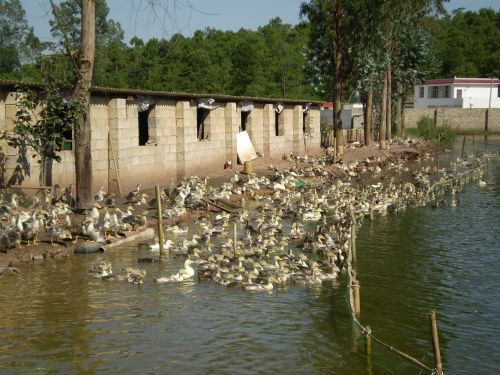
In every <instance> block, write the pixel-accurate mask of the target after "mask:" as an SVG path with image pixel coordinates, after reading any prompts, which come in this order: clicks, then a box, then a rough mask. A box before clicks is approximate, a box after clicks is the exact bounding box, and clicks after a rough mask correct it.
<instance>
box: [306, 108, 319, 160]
mask: <svg viewBox="0 0 500 375" xmlns="http://www.w3.org/2000/svg"><path fill="white" fill-rule="evenodd" d="M309 125H310V126H311V139H310V141H309V150H308V153H309V154H312V155H314V154H319V153H321V125H320V110H319V106H315V107H312V108H311V110H310V111H309Z"/></svg>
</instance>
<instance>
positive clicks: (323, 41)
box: [300, 0, 365, 155]
mask: <svg viewBox="0 0 500 375" xmlns="http://www.w3.org/2000/svg"><path fill="white" fill-rule="evenodd" d="M361 5H362V1H356V0H350V1H347V0H311V1H310V2H309V3H302V4H301V10H300V13H301V15H302V16H307V18H308V19H309V22H310V26H311V34H310V41H309V45H308V51H307V52H308V56H309V72H310V76H311V77H312V80H313V82H314V83H315V84H317V85H318V87H319V89H320V90H321V91H324V92H325V93H326V92H330V93H332V94H331V95H332V97H333V102H334V116H333V126H334V132H335V136H336V150H337V151H336V152H337V153H338V154H339V155H342V154H343V152H344V144H343V139H342V133H341V126H342V123H341V119H340V113H341V111H342V100H343V95H344V89H345V84H346V82H347V80H348V79H349V77H350V75H351V74H352V73H353V72H354V71H355V69H357V66H356V56H357V53H358V51H359V50H360V46H361V44H362V43H363V41H364V39H363V38H364V36H365V24H364V20H363V19H361V18H360V17H358V12H359V11H360V6H361Z"/></svg>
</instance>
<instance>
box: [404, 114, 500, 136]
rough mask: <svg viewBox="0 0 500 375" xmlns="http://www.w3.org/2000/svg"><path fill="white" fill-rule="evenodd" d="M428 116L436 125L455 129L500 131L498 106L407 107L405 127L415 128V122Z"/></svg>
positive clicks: (464, 130)
mask: <svg viewBox="0 0 500 375" xmlns="http://www.w3.org/2000/svg"><path fill="white" fill-rule="evenodd" d="M425 116H428V117H430V118H432V119H434V118H435V121H436V124H437V126H450V127H451V128H453V129H455V130H457V131H463V132H467V131H484V130H486V125H487V128H488V131H494V132H499V131H500V108H491V109H487V108H407V109H405V111H404V126H405V128H415V127H416V126H417V122H418V121H419V120H420V119H421V118H423V117H425Z"/></svg>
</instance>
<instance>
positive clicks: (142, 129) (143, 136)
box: [138, 110, 150, 146]
mask: <svg viewBox="0 0 500 375" xmlns="http://www.w3.org/2000/svg"><path fill="white" fill-rule="evenodd" d="M149 113H150V111H149V110H146V111H142V112H139V116H138V122H139V146H144V145H146V142H147V141H148V139H149V126H148V122H149Z"/></svg>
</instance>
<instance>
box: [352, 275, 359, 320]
mask: <svg viewBox="0 0 500 375" xmlns="http://www.w3.org/2000/svg"><path fill="white" fill-rule="evenodd" d="M351 286H352V290H353V295H354V315H356V316H359V314H360V312H361V301H360V295H359V288H360V286H359V281H358V280H355V279H353V280H352V285H351Z"/></svg>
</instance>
